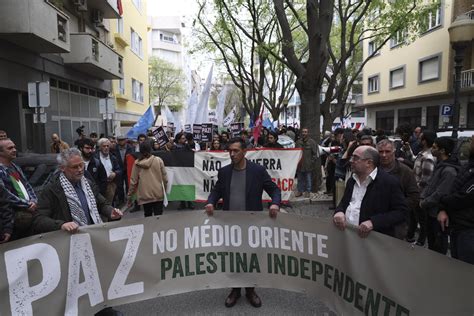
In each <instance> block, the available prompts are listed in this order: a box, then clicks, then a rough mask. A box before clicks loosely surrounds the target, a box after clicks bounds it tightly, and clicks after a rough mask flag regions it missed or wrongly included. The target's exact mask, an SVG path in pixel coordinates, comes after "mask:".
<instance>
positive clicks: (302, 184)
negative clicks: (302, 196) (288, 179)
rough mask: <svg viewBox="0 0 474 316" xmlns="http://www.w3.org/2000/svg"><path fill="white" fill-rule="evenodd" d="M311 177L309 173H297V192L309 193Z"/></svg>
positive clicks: (311, 174)
mask: <svg viewBox="0 0 474 316" xmlns="http://www.w3.org/2000/svg"><path fill="white" fill-rule="evenodd" d="M312 177H313V173H312V172H311V171H298V192H311V184H312V183H311V182H312Z"/></svg>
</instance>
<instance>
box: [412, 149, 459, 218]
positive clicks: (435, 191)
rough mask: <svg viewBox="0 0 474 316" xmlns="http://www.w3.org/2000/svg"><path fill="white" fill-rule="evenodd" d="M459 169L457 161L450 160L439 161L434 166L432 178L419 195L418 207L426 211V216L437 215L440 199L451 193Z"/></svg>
mask: <svg viewBox="0 0 474 316" xmlns="http://www.w3.org/2000/svg"><path fill="white" fill-rule="evenodd" d="M459 168H460V166H459V163H458V162H457V160H455V159H451V158H449V159H447V160H444V161H441V160H439V161H438V163H437V164H436V166H435V169H434V171H433V176H432V177H431V179H430V181H429V182H428V185H427V186H426V187H425V188H424V189H423V191H421V195H420V198H421V201H420V206H421V208H422V209H424V210H426V211H428V215H430V216H432V217H436V216H437V215H438V212H439V211H440V209H439V203H440V199H441V197H442V196H443V195H447V194H449V193H451V190H452V188H453V185H454V180H455V179H456V176H457V174H458V170H459Z"/></svg>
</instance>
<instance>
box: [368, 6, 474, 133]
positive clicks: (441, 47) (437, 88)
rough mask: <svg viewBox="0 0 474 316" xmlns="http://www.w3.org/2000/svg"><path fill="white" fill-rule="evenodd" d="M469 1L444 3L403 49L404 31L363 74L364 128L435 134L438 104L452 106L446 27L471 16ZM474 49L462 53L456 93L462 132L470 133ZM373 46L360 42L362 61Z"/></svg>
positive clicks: (473, 116)
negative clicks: (403, 126) (404, 126)
mask: <svg viewBox="0 0 474 316" xmlns="http://www.w3.org/2000/svg"><path fill="white" fill-rule="evenodd" d="M471 10H472V1H471V0H442V1H441V3H440V5H439V6H438V7H437V9H436V10H435V11H433V12H431V14H430V15H429V17H428V19H427V21H426V23H425V24H426V28H425V29H424V30H422V33H421V34H419V36H418V37H417V39H416V40H414V41H413V42H411V43H408V44H405V41H406V39H407V36H408V35H409V34H408V33H407V31H401V32H399V34H397V36H396V37H394V38H392V39H391V40H390V41H389V42H388V43H387V44H386V45H385V46H384V47H383V48H382V49H381V50H380V52H379V53H378V54H377V55H375V56H373V57H372V58H371V59H370V60H369V62H368V63H367V64H366V66H365V68H364V71H363V82H364V85H363V107H364V108H365V110H366V116H367V125H368V126H370V127H372V128H381V129H384V130H386V131H394V130H395V128H396V126H398V125H399V124H401V123H409V124H411V126H413V127H415V126H423V127H426V128H428V129H431V130H437V129H439V128H441V127H443V126H448V125H450V124H451V122H449V121H446V119H443V116H442V115H441V113H440V111H441V108H442V105H444V104H453V98H454V97H453V73H454V70H453V67H454V66H453V58H454V52H453V50H452V49H451V45H450V41H449V33H448V28H449V26H450V25H451V23H452V22H453V21H454V20H455V18H456V17H457V16H458V15H461V14H469V15H470V16H471V17H473V15H472V11H471ZM473 48H474V44H472V45H471V46H470V47H468V49H467V50H466V51H465V58H464V64H463V73H462V76H463V80H462V87H461V94H460V121H459V123H460V127H467V128H474V82H473V81H472V75H473V72H474V70H473V68H474V54H473ZM374 49H375V42H374V41H370V40H369V41H365V42H364V59H365V58H367V56H370V55H372V54H373V52H374Z"/></svg>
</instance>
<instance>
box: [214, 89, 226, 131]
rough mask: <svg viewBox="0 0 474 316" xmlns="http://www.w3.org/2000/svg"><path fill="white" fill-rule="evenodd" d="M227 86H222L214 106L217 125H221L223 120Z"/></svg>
mask: <svg viewBox="0 0 474 316" xmlns="http://www.w3.org/2000/svg"><path fill="white" fill-rule="evenodd" d="M227 88H228V86H224V89H222V91H221V92H220V93H219V95H218V96H217V107H216V120H217V126H221V125H222V124H223V121H224V107H225V100H226V97H227V90H228V89H227Z"/></svg>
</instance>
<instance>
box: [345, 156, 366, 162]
mask: <svg viewBox="0 0 474 316" xmlns="http://www.w3.org/2000/svg"><path fill="white" fill-rule="evenodd" d="M359 160H369V159H368V158H361V157H359V156H357V155H352V156H351V158H349V161H354V162H356V161H359Z"/></svg>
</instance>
